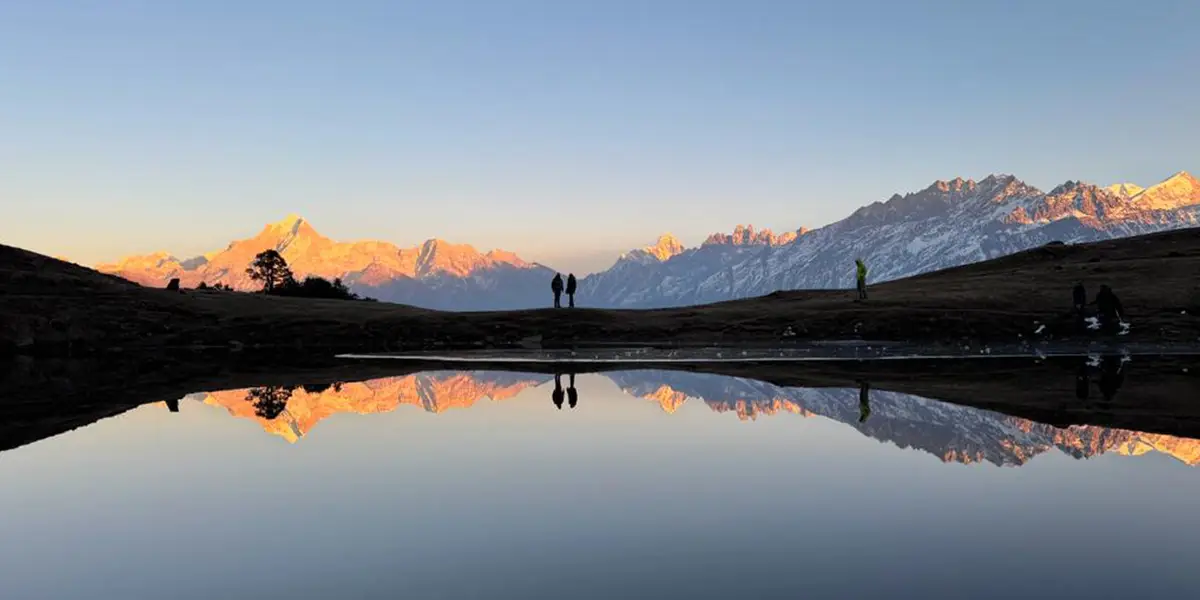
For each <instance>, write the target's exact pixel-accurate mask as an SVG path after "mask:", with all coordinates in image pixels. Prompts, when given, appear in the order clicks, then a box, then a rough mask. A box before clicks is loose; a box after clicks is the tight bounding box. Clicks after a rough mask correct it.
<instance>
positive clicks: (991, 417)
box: [609, 371, 1200, 465]
mask: <svg viewBox="0 0 1200 600" xmlns="http://www.w3.org/2000/svg"><path fill="white" fill-rule="evenodd" d="M609 378H611V379H612V380H613V381H614V382H616V383H617V385H618V386H620V387H621V388H622V389H623V390H624V391H625V392H626V393H628V394H631V395H634V396H639V397H643V398H646V399H648V400H652V401H655V402H658V403H659V404H661V405H662V407H663V410H665V411H666V412H669V413H673V412H675V411H676V410H678V409H679V407H680V406H682V405H683V403H684V402H685V401H686V400H687V399H688V398H696V399H698V400H700V401H703V402H704V403H705V404H707V405H708V406H709V407H710V408H711V409H713V410H715V411H717V412H733V413H735V414H737V415H738V418H739V419H742V420H753V419H755V418H757V417H759V416H763V415H774V414H776V413H779V412H781V411H783V412H789V413H796V414H801V415H804V416H808V415H820V416H823V417H827V418H830V419H833V420H836V421H840V422H843V423H846V424H848V425H850V426H851V427H854V428H855V429H857V430H859V431H860V432H862V433H863V434H864V435H868V436H870V437H873V438H875V439H878V440H881V441H888V442H892V443H894V444H896V445H897V446H899V447H901V448H914V449H918V450H923V451H925V452H929V453H931V454H933V455H935V456H938V457H939V458H941V459H942V460H944V461H947V462H960V463H976V462H984V461H986V462H990V463H993V464H996V465H1021V464H1024V463H1026V462H1027V461H1029V460H1030V459H1031V458H1033V457H1034V456H1036V455H1038V454H1041V453H1043V452H1046V451H1048V450H1050V449H1052V448H1057V449H1058V450H1060V451H1062V452H1065V453H1067V454H1069V455H1071V456H1074V457H1076V458H1086V457H1091V456H1096V455H1099V454H1103V453H1105V452H1115V453H1118V454H1125V455H1140V454H1145V453H1148V452H1160V453H1163V454H1166V455H1169V456H1172V457H1174V458H1176V459H1178V460H1180V461H1182V462H1184V463H1186V464H1188V465H1197V464H1200V440H1192V439H1187V438H1177V437H1173V436H1169V435H1160V434H1150V433H1141V432H1135V431H1126V430H1121V429H1108V428H1104V427H1095V426H1074V427H1070V428H1068V429H1059V428H1056V427H1053V426H1050V425H1043V424H1040V423H1035V422H1033V421H1029V420H1026V419H1019V418H1016V417H1009V416H1006V415H1002V414H999V413H994V412H990V411H985V410H980V409H977V408H970V407H967V406H960V405H956V404H947V403H943V402H938V401H936V400H929V399H926V398H921V397H918V396H912V395H908V394H900V393H895V392H884V391H873V392H871V395H870V398H871V416H870V418H868V419H867V420H866V422H864V423H859V422H858V419H859V411H858V393H859V392H858V390H857V389H845V388H840V389H839V388H782V387H778V386H775V385H772V384H769V383H764V382H761V381H756V380H751V379H739V378H734V377H725V376H721V375H708V374H696V373H682V372H672V371H630V372H623V373H613V374H610V375H609Z"/></svg>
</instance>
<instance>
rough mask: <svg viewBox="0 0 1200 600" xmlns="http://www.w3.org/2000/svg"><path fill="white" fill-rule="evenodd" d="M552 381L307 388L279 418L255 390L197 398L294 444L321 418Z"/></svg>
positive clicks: (468, 401) (476, 378)
mask: <svg viewBox="0 0 1200 600" xmlns="http://www.w3.org/2000/svg"><path fill="white" fill-rule="evenodd" d="M547 379H548V377H546V376H543V375H527V374H514V373H488V372H479V373H421V374H418V375H409V376H407V377H391V378H387V379H373V380H370V381H362V382H356V383H344V384H339V385H336V386H330V387H327V388H324V389H317V388H312V387H308V388H307V389H306V387H304V386H302V387H298V388H295V389H293V390H292V392H291V396H290V397H289V398H288V400H287V405H286V408H284V410H283V411H282V412H281V413H279V416H278V417H276V418H274V419H267V418H263V417H262V416H259V414H257V413H256V410H255V406H254V404H253V403H252V401H251V399H250V398H248V396H249V392H250V390H246V389H242V390H227V391H222V392H210V393H204V394H196V395H194V396H193V397H194V398H195V399H198V400H200V401H202V402H204V403H205V404H210V405H213V406H221V407H224V408H225V409H226V410H228V411H229V414H231V415H233V416H235V417H240V418H244V419H251V420H254V421H258V422H259V423H260V424H261V425H262V427H263V429H264V430H266V431H267V432H268V433H272V434H275V435H278V436H280V437H282V438H284V439H286V440H287V441H289V442H292V443H295V442H296V441H297V440H299V439H300V438H301V437H303V436H304V435H306V434H307V433H308V432H309V431H312V428H313V427H315V426H316V425H317V423H318V422H320V421H321V420H322V419H324V418H326V417H329V416H330V415H334V414H337V413H354V414H360V415H365V414H373V413H382V412H390V411H392V410H395V409H396V407H398V406H402V405H412V406H419V407H421V408H422V409H424V410H426V411H429V412H433V413H440V412H443V411H446V410H449V409H452V408H467V407H470V406H471V405H473V404H475V403H476V402H477V401H479V400H482V399H483V398H490V399H492V400H506V399H508V398H512V397H513V396H515V395H517V394H518V393H520V392H521V391H523V390H525V389H526V388H529V387H532V386H536V385H539V384H541V383H543V382H545V381H546V380H547Z"/></svg>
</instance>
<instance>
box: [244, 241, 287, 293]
mask: <svg viewBox="0 0 1200 600" xmlns="http://www.w3.org/2000/svg"><path fill="white" fill-rule="evenodd" d="M246 274H247V275H249V276H250V279H253V280H255V281H261V282H262V284H263V291H264V292H266V293H268V294H270V293H273V292H274V291H275V290H276V289H279V288H282V287H285V286H287V285H289V284H290V283H291V282H293V281H294V278H293V276H292V270H291V269H289V268H288V264H287V261H286V260H284V259H283V256H281V255H280V254H279V253H278V252H276V251H275V250H263V251H262V252H259V253H258V256H255V257H254V262H252V263H250V266H249V267H247V268H246Z"/></svg>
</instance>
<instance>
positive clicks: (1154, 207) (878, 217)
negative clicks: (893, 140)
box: [580, 172, 1200, 307]
mask: <svg viewBox="0 0 1200 600" xmlns="http://www.w3.org/2000/svg"><path fill="white" fill-rule="evenodd" d="M1197 224H1200V182H1197V181H1196V179H1195V178H1194V177H1192V176H1191V175H1189V174H1187V173H1183V172H1181V173H1178V174H1176V175H1174V176H1172V177H1171V178H1169V179H1167V180H1166V181H1163V182H1162V183H1159V184H1157V185H1154V186H1151V187H1149V188H1146V189H1142V188H1140V187H1138V186H1135V185H1133V184H1120V185H1117V186H1112V187H1111V188H1108V189H1105V188H1100V187H1097V186H1095V185H1091V184H1087V183H1080V182H1077V181H1070V182H1067V183H1064V184H1062V185H1060V186H1058V187H1057V188H1055V189H1053V190H1051V191H1050V192H1049V193H1044V192H1042V191H1040V190H1038V189H1036V188H1033V187H1031V186H1029V185H1026V184H1025V183H1024V182H1022V181H1020V180H1018V179H1016V178H1015V177H1013V176H1011V175H993V176H989V177H987V178H986V179H984V180H982V181H979V182H975V181H972V180H969V179H968V180H963V179H954V180H952V181H938V182H935V183H934V184H933V185H931V186H929V187H928V188H926V189H924V190H922V191H920V192H916V193H912V194H906V195H904V196H901V195H898V194H897V195H894V196H892V197H891V198H890V199H888V200H887V201H886V202H876V203H874V204H871V205H869V206H865V207H863V208H861V209H859V210H857V211H855V212H854V214H852V215H850V216H849V217H847V218H845V219H843V220H841V221H838V222H836V223H833V224H831V225H828V226H826V227H822V228H820V229H816V230H813V231H805V230H800V231H797V232H796V233H795V235H793V234H785V235H782V236H774V235H771V234H770V233H769V232H753V230H752V228H741V227H739V229H737V230H735V231H734V234H733V235H732V236H724V235H719V234H718V235H714V236H711V237H710V238H709V240H708V241H707V242H705V243H704V244H703V245H701V246H700V247H699V248H692V249H681V248H680V247H679V246H678V244H671V246H670V251H669V252H668V251H650V250H641V251H634V252H631V253H629V254H627V255H625V256H624V257H622V258H621V259H620V260H618V261H617V264H616V265H614V266H613V267H612V268H611V269H610V270H608V271H605V272H602V273H597V274H595V275H592V276H589V277H587V278H586V279H585V280H584V281H582V282H581V284H580V290H581V292H580V299H581V303H582V304H583V305H586V306H606V307H663V306H677V305H683V304H698V303H704V302H714V301H718V300H728V299H731V298H743V297H749V296H758V295H762V294H768V293H770V292H773V291H775V290H781V289H804V288H808V289H822V288H824V289H829V288H849V287H852V286H853V277H854V259H855V258H860V257H861V258H863V259H864V260H865V261H866V262H867V265H868V267H869V268H870V280H871V281H873V282H878V281H882V280H888V279H896V278H900V277H906V276H909V275H915V274H918V273H924V272H927V271H934V270H937V269H943V268H947V267H953V266H958V265H962V264H966V263H971V262H976V261H980V260H986V259H989V258H995V257H997V256H1002V255H1005V254H1011V253H1013V252H1018V251H1021V250H1025V249H1028V248H1032V247H1036V246H1040V245H1042V244H1045V243H1047V242H1051V241H1055V240H1060V241H1063V242H1068V243H1072V242H1087V241H1096V240H1102V239H1109V238H1116V237H1125V236H1130V235H1138V234H1144V233H1151V232H1155V231H1161V230H1166V229H1175V228H1181V227H1191V226H1195V225H1197ZM667 239H673V238H667ZM662 246H663V242H662V240H660V243H659V245H658V246H655V247H653V248H655V249H661V247H662Z"/></svg>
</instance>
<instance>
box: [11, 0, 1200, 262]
mask: <svg viewBox="0 0 1200 600" xmlns="http://www.w3.org/2000/svg"><path fill="white" fill-rule="evenodd" d="M1197 23H1200V2H1194V1H1191V0H1178V1H1173V0H1161V1H1154V0H1150V1H1146V0H1141V1H1129V2H1114V1H1103V0H1095V1H1082V0H1081V1H1073V0H1041V1H1012V2H964V1H956V0H955V1H952V0H946V1H938V2H934V1H928V2H894V1H878V2H862V1H858V2H856V1H849V0H845V1H836V2H820V3H818V2H799V1H797V2H787V1H785V0H776V1H772V2H760V1H754V0H745V1H733V0H727V1H720V2H717V1H706V0H659V1H654V0H637V1H625V0H603V1H601V0H596V1H592V0H578V1H563V0H546V1H539V2H534V1H521V0H507V1H499V0H478V1H471V2H467V1H456V0H439V1H437V2H421V3H418V2H402V1H395V2H384V1H378V2H354V1H343V2H332V1H330V2H313V1H302V0H289V1H283V0H279V1H238V2H232V1H217V0H203V1H199V0H198V1H193V2H182V1H180V2H162V1H157V0H141V1H131V0H125V1H122V0H112V1H109V2H87V1H82V0H81V1H77V2H65V1H53V0H38V1H14V2H4V3H0V202H2V203H3V213H2V214H0V242H4V243H8V244H15V245H19V246H24V247H28V248H32V249H35V250H38V251H41V252H45V253H49V254H56V255H66V256H68V257H70V258H73V259H75V260H78V261H81V262H89V263H90V262H96V261H101V260H110V259H114V258H116V257H118V256H121V255H125V254H132V253H141V252H146V251H152V250H157V249H165V250H169V251H172V252H174V253H176V254H177V255H180V256H181V257H182V256H185V255H190V254H194V253H198V252H201V251H204V250H209V249H216V248H220V247H223V245H224V244H225V243H226V242H228V241H229V240H230V239H232V238H235V237H244V236H247V235H250V234H253V233H254V232H256V231H257V230H258V229H259V228H260V227H261V226H262V225H263V224H264V223H266V222H268V221H276V220H279V219H281V218H282V217H283V216H284V215H285V214H287V213H289V212H297V213H300V214H302V215H304V216H306V217H308V218H309V220H310V221H311V222H312V223H313V224H314V226H316V228H317V229H318V230H319V231H322V232H323V233H325V234H327V235H330V236H332V237H335V238H338V239H357V238H381V239H387V240H390V241H393V242H396V243H400V244H404V245H410V244H416V243H419V242H420V241H422V240H423V239H426V238H429V237H441V238H445V239H449V240H451V241H457V242H469V243H472V244H475V245H476V246H479V247H481V248H490V247H497V246H498V247H503V248H506V249H510V250H514V251H517V252H519V253H521V254H522V255H524V256H526V258H529V259H534V260H539V261H543V262H547V263H549V264H551V265H553V266H560V267H562V268H577V269H578V270H586V268H587V267H595V266H599V265H598V264H596V260H595V256H597V255H604V256H608V258H609V259H611V258H612V257H613V256H615V253H617V252H619V251H621V250H624V249H627V248H628V247H631V246H639V245H643V244H646V243H649V242H651V241H653V239H654V238H655V237H656V236H657V234H659V233H661V232H663V231H673V232H674V233H676V234H677V235H679V236H680V237H681V238H683V239H684V241H685V242H689V243H696V242H699V241H700V240H701V239H702V238H703V236H704V235H705V234H707V233H709V232H711V231H718V230H729V229H731V228H732V226H733V225H734V224H736V223H753V224H755V225H759V226H768V227H772V228H775V229H794V228H796V227H798V226H801V225H806V226H810V227H811V226H817V225H822V224H825V223H828V222H830V221H833V220H836V219H839V218H841V217H843V216H845V215H846V214H848V213H849V212H851V211H852V210H853V209H854V208H856V207H858V206H860V205H863V204H866V203H869V202H872V201H875V200H881V199H885V198H886V197H887V196H889V195H890V194H892V193H893V192H904V191H912V190H916V189H920V188H922V187H924V186H926V185H928V184H929V183H930V182H931V181H933V180H934V179H938V178H943V179H945V178H951V177H955V176H960V175H961V176H964V177H975V178H980V177H983V176H986V175H987V174H988V173H992V172H1009V173H1014V174H1016V175H1018V176H1019V177H1021V178H1023V179H1025V180H1026V181H1028V182H1030V183H1032V184H1034V185H1038V186H1041V187H1050V186H1053V185H1056V184H1057V183H1060V182H1061V181H1063V180H1066V179H1083V180H1087V181H1094V182H1096V183H1112V182H1116V181H1121V180H1130V181H1135V182H1138V183H1141V184H1143V185H1146V184H1149V183H1153V182H1155V181H1157V180H1160V179H1163V178H1165V177H1167V176H1169V175H1170V174H1172V173H1174V172H1175V171H1179V170H1183V169H1187V170H1193V171H1194V170H1197V169H1200V149H1198V146H1197V144H1198V143H1200V35H1197V31H1198V30H1197V27H1196V26H1197ZM585 265H586V266H585Z"/></svg>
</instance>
